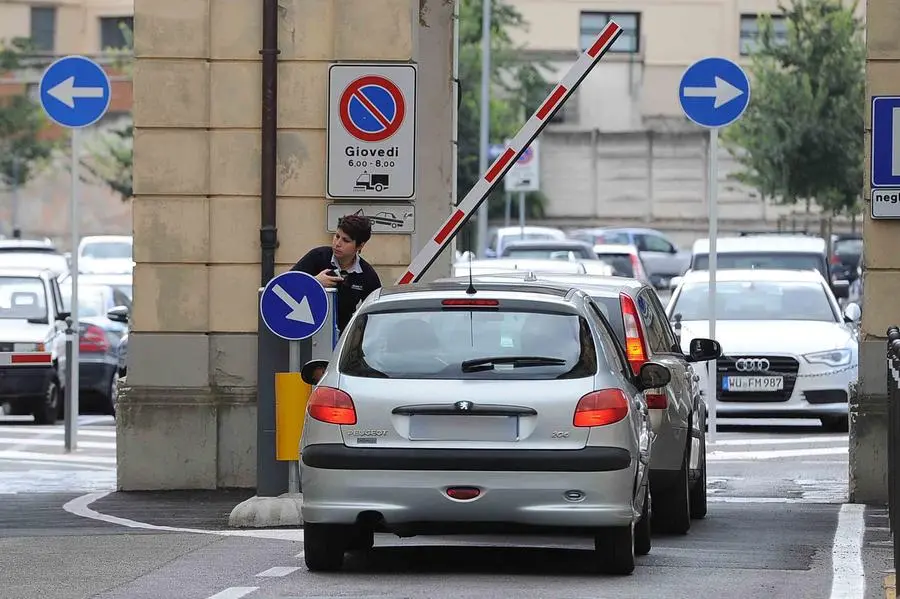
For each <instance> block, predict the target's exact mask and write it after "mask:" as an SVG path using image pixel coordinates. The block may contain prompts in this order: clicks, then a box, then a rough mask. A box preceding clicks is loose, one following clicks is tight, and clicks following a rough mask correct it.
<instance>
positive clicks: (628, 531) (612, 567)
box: [594, 523, 635, 576]
mask: <svg viewBox="0 0 900 599" xmlns="http://www.w3.org/2000/svg"><path fill="white" fill-rule="evenodd" d="M634 536H635V535H634V523H632V524H629V525H628V526H610V527H609V528H604V529H601V530H599V531H598V532H597V535H596V536H595V537H594V551H595V552H596V554H597V568H598V570H599V571H600V573H601V574H617V575H621V576H624V575H627V574H631V573H632V572H634Z"/></svg>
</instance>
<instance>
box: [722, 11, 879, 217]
mask: <svg viewBox="0 0 900 599" xmlns="http://www.w3.org/2000/svg"><path fill="white" fill-rule="evenodd" d="M779 9H780V11H781V13H782V14H783V15H784V17H785V21H786V23H787V39H786V40H778V39H777V38H776V36H775V35H774V30H773V27H772V22H771V19H770V18H768V17H761V23H762V25H761V28H760V29H761V34H760V40H759V42H760V46H759V49H758V51H757V52H755V53H754V54H753V55H752V57H751V60H752V66H751V69H750V71H751V79H752V80H753V83H752V96H751V100H750V105H749V106H748V108H747V111H746V113H745V114H744V116H743V118H742V119H741V120H740V121H738V122H737V123H735V124H734V125H732V126H731V127H729V128H727V129H726V130H725V131H724V132H723V140H724V141H725V144H726V147H728V149H729V151H730V152H731V153H732V155H734V156H735V158H736V159H737V160H738V162H739V163H740V164H741V165H742V166H743V167H744V169H743V171H742V172H741V173H739V174H738V175H737V176H735V179H737V180H739V181H741V182H743V183H746V184H747V185H749V186H751V187H753V188H755V189H757V190H758V191H759V192H760V193H762V194H763V195H764V196H765V197H771V198H775V199H776V200H777V201H779V202H781V203H784V204H796V203H797V202H799V201H809V200H812V201H814V202H816V203H817V204H818V205H819V206H820V207H821V208H822V209H823V210H825V211H826V212H829V213H833V214H838V213H842V212H845V213H853V212H855V211H856V210H857V209H858V206H857V204H858V202H859V198H860V191H861V189H862V185H863V154H864V152H863V119H864V110H865V42H864V41H863V32H864V26H863V24H862V23H861V22H860V20H859V19H857V18H856V16H855V15H854V10H855V6H852V7H849V8H848V7H845V6H843V4H842V3H841V1H840V0H792V2H791V4H790V5H789V6H779Z"/></svg>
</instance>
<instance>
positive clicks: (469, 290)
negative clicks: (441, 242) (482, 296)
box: [466, 254, 477, 295]
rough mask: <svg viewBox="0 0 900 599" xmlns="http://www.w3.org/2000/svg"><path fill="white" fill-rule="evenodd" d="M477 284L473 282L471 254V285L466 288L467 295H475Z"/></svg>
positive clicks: (470, 258) (470, 257)
mask: <svg viewBox="0 0 900 599" xmlns="http://www.w3.org/2000/svg"><path fill="white" fill-rule="evenodd" d="M475 293H477V291H476V290H475V284H474V283H473V282H472V254H469V287H468V288H467V289H466V295H475Z"/></svg>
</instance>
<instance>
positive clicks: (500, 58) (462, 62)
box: [456, 0, 549, 246]
mask: <svg viewBox="0 0 900 599" xmlns="http://www.w3.org/2000/svg"><path fill="white" fill-rule="evenodd" d="M481 12H482V0H460V5H459V80H460V81H459V86H460V100H459V113H458V116H459V118H458V123H459V125H458V127H459V128H458V131H457V139H458V143H459V145H458V149H457V152H458V153H457V174H456V183H457V199H462V198H463V197H464V196H465V194H466V193H468V192H469V190H470V189H471V188H472V186H473V185H475V183H476V182H477V181H478V179H479V177H481V176H482V174H483V173H481V172H479V169H478V159H479V151H480V147H479V142H480V139H479V128H480V122H481ZM491 14H492V18H491V103H490V120H491V123H490V141H491V143H503V142H504V141H505V140H506V139H507V138H509V137H512V136H513V135H515V133H516V131H517V130H518V129H519V127H520V126H521V125H522V124H523V123H524V122H525V119H526V118H528V117H529V116H531V114H532V113H533V112H534V111H535V110H536V109H537V108H538V105H539V103H540V102H541V101H542V100H543V99H544V97H545V96H546V94H547V92H548V91H549V84H548V83H547V81H546V80H545V79H544V77H543V75H542V73H541V70H542V65H540V64H533V63H525V62H522V60H521V56H522V52H521V48H519V47H517V46H516V45H515V44H513V42H512V40H511V38H510V36H509V32H510V30H512V29H524V28H525V27H526V23H525V20H524V19H523V18H522V15H521V14H520V13H519V12H518V11H517V10H516V9H515V8H513V7H511V6H509V5H508V4H506V3H505V2H503V1H502V0H493V2H492V4H491ZM502 196H503V187H502V185H501V186H499V187H498V189H496V190H495V191H494V192H493V193H492V194H491V196H490V198H489V199H488V200H487V201H488V202H489V203H488V206H489V211H490V212H491V213H492V214H493V215H494V216H497V215H502V214H503V209H504V207H503V202H502V201H495V200H497V199H501V198H502ZM542 200H543V198H542V196H541V195H540V194H529V196H528V213H529V215H530V216H542V215H543V201H542ZM514 214H515V211H514ZM473 230H474V220H471V221H470V222H469V223H468V224H467V225H466V227H464V229H463V231H461V232H460V246H474V244H473V243H466V242H467V241H468V240H469V238H470V237H474V235H473V234H472V233H473Z"/></svg>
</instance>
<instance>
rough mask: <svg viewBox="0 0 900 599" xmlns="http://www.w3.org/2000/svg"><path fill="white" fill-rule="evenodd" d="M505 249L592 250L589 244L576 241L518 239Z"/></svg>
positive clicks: (509, 243) (508, 244)
mask: <svg viewBox="0 0 900 599" xmlns="http://www.w3.org/2000/svg"><path fill="white" fill-rule="evenodd" d="M503 247H504V249H507V248H587V249H588V250H593V247H592V246H591V244H589V243H587V242H585V241H578V240H577V239H520V240H517V241H510V242H508V243H507V244H506V245H505V246H503Z"/></svg>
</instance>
